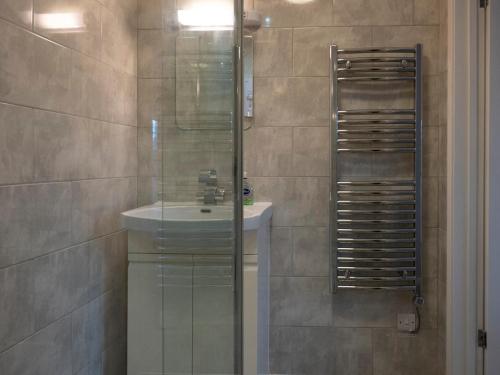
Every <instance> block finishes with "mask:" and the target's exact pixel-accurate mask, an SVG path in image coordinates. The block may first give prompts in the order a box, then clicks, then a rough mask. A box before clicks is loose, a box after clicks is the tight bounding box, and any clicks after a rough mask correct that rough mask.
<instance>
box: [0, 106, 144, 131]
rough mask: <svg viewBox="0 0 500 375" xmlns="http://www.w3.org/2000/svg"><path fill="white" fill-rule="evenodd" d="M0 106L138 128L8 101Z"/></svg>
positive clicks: (132, 126) (133, 126)
mask: <svg viewBox="0 0 500 375" xmlns="http://www.w3.org/2000/svg"><path fill="white" fill-rule="evenodd" d="M0 104H4V105H10V106H16V107H22V108H26V109H32V110H36V111H43V112H48V113H55V114H58V115H64V116H68V117H74V118H77V119H84V120H92V121H98V122H102V123H105V124H109V125H120V126H127V127H129V128H138V127H139V126H137V125H131V124H126V123H123V122H111V121H106V120H102V119H99V118H94V117H88V116H82V115H78V114H73V113H69V112H59V111H55V110H53V109H47V108H42V107H36V106H31V105H27V104H19V103H14V102H9V101H6V100H0ZM141 127H145V126H141Z"/></svg>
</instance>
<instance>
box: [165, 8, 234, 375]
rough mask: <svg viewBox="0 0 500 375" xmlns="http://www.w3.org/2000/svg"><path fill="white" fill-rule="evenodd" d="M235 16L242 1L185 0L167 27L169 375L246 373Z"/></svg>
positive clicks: (167, 20)
mask: <svg viewBox="0 0 500 375" xmlns="http://www.w3.org/2000/svg"><path fill="white" fill-rule="evenodd" d="M237 10H238V9H236V6H235V1H234V0H177V2H176V4H175V6H174V5H172V7H171V9H170V11H169V12H166V14H167V16H166V17H165V21H164V22H165V34H166V35H165V37H166V42H167V43H169V45H170V46H172V47H173V50H171V51H170V56H169V58H168V59H165V61H167V62H168V63H167V64H166V65H165V66H164V69H165V70H168V71H169V74H170V75H171V78H170V79H169V80H168V82H164V87H162V95H164V101H162V120H161V127H162V129H161V130H162V132H161V133H162V134H161V149H162V161H161V162H162V173H161V179H160V181H159V184H160V185H161V186H160V187H159V190H161V196H162V199H161V207H162V221H161V226H160V228H159V229H158V230H159V231H158V236H157V240H158V241H157V242H158V245H159V249H160V250H161V251H160V253H161V263H162V265H161V284H162V315H163V316H162V321H163V333H162V353H163V358H162V360H163V363H162V367H163V369H162V370H163V373H162V374H165V375H174V374H176V375H177V374H218V375H223V374H237V373H240V372H239V367H240V365H239V363H240V360H239V357H240V354H239V353H240V352H241V348H240V331H241V329H240V322H241V318H240V316H241V309H240V306H241V302H240V294H241V293H240V292H241V286H240V285H241V282H240V278H241V266H240V265H239V264H240V259H239V258H240V255H239V254H240V253H241V245H240V242H241V241H240V239H241V234H240V232H241V226H242V223H241V209H240V205H241V201H240V199H239V191H240V189H239V183H238V178H239V176H238V175H239V174H241V173H235V171H237V170H239V169H240V167H239V165H237V164H238V163H239V162H240V157H239V156H238V152H239V145H238V143H239V142H238V138H239V134H238V124H239V121H238V108H237V100H236V95H237V92H236V89H235V87H236V86H237V82H236V81H237V71H236V69H235V67H236V66H237V64H236V63H237V62H236V61H235V59H236V58H237V56H236V54H235V51H236V48H235V46H236V45H237V44H239V43H238V40H239V30H238V28H237V26H238V25H237V23H238V18H239V17H235V14H237V13H238V11H237ZM235 192H238V193H235Z"/></svg>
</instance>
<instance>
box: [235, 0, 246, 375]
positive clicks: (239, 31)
mask: <svg viewBox="0 0 500 375" xmlns="http://www.w3.org/2000/svg"><path fill="white" fill-rule="evenodd" d="M243 9H244V3H243V0H234V19H235V29H234V33H235V38H234V39H235V46H234V49H233V50H234V57H233V65H234V69H233V72H234V73H233V74H234V77H233V83H234V110H235V116H234V119H235V120H234V122H235V123H234V124H233V150H234V151H233V157H234V163H233V165H234V183H233V197H234V198H233V202H234V238H235V244H234V246H235V248H234V286H235V294H234V315H235V316H234V322H235V324H234V374H235V375H236V374H237V375H240V374H243V66H242V64H243V58H242V46H243Z"/></svg>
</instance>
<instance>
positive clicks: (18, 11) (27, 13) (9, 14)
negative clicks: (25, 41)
mask: <svg viewBox="0 0 500 375" xmlns="http://www.w3.org/2000/svg"><path fill="white" fill-rule="evenodd" d="M32 16H33V0H3V1H2V2H0V17H1V18H4V19H6V20H9V21H12V22H15V23H17V24H19V25H21V26H23V27H26V28H28V29H31V25H32Z"/></svg>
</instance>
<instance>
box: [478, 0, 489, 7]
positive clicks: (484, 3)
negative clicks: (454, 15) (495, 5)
mask: <svg viewBox="0 0 500 375" xmlns="http://www.w3.org/2000/svg"><path fill="white" fill-rule="evenodd" d="M488 3H489V0H479V8H487V7H488Z"/></svg>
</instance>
